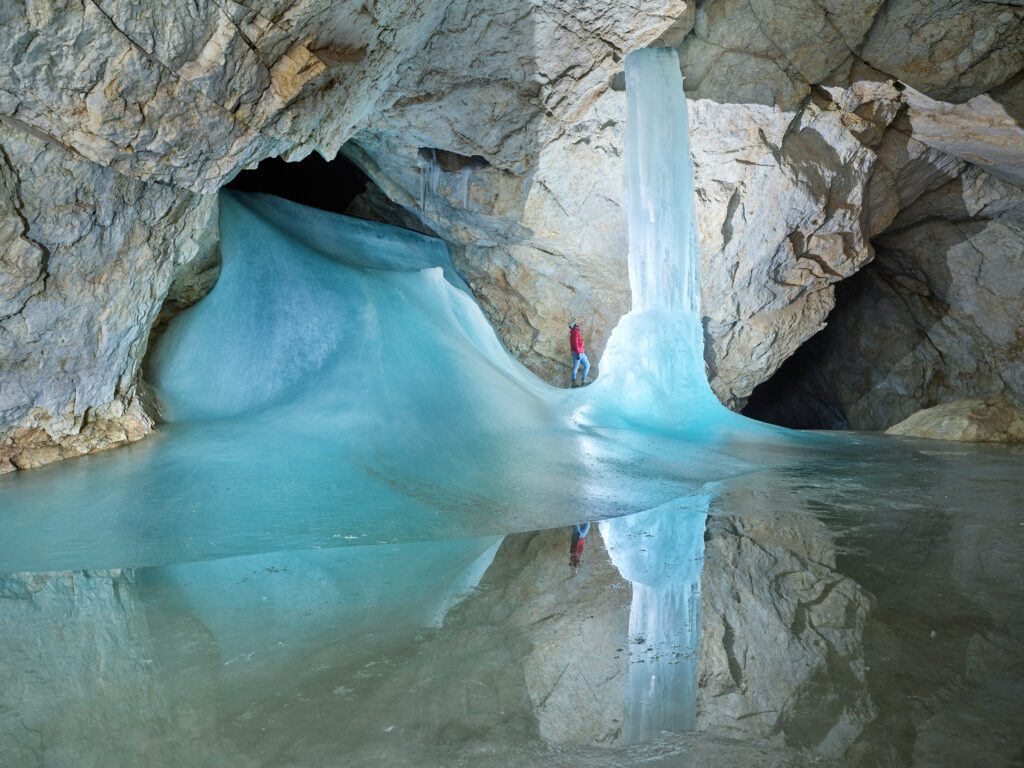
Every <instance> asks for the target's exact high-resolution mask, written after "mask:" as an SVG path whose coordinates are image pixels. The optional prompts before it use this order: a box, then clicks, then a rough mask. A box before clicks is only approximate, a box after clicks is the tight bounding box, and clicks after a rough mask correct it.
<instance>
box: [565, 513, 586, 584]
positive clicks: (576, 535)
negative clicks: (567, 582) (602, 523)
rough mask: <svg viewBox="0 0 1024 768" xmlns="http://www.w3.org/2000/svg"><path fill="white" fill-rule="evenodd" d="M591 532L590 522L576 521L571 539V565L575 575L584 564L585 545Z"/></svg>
mask: <svg viewBox="0 0 1024 768" xmlns="http://www.w3.org/2000/svg"><path fill="white" fill-rule="evenodd" d="M589 532H590V523H576V525H574V526H573V527H572V537H571V538H570V539H569V565H570V566H571V567H572V570H573V575H575V573H576V572H577V571H579V569H580V566H581V565H582V564H583V546H584V545H585V544H586V543H587V534H588V533H589Z"/></svg>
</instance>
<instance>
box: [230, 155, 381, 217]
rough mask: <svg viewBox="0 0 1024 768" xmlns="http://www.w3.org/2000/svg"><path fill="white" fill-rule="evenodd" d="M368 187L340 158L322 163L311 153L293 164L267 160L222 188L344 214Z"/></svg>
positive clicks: (364, 177)
mask: <svg viewBox="0 0 1024 768" xmlns="http://www.w3.org/2000/svg"><path fill="white" fill-rule="evenodd" d="M370 183H371V182H370V177H369V176H367V175H366V174H365V173H363V171H362V169H361V168H359V167H358V166H357V165H356V164H355V163H353V162H352V161H351V160H349V159H348V158H347V157H345V156H344V155H343V154H341V153H339V154H338V155H337V157H335V158H334V159H333V160H324V158H322V157H321V156H320V155H318V154H317V153H315V152H314V153H312V154H310V155H308V156H306V157H305V158H303V159H302V160H299V161H297V162H294V163H289V162H287V161H285V160H283V159H282V158H280V157H268V158H267V159H265V160H262V161H261V162H260V164H259V165H258V166H256V168H253V169H251V170H248V171H242V172H241V173H239V174H238V175H237V176H235V178H234V179H232V180H231V181H230V182H229V183H228V184H227V185H226V188H227V189H234V190H237V191H239V192H265V193H267V194H271V195H277V196H278V197H283V198H285V199H286V200H291V201H292V202H295V203H301V204H302V205H308V206H310V207H312V208H319V209H321V210H324V211H331V212H332V213H344V212H345V211H346V210H347V209H348V207H349V205H351V203H352V201H353V200H354V199H355V198H356V197H357V196H358V195H360V194H362V193H363V192H365V191H366V187H367V185H368V184H370Z"/></svg>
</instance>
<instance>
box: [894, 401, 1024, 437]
mask: <svg viewBox="0 0 1024 768" xmlns="http://www.w3.org/2000/svg"><path fill="white" fill-rule="evenodd" d="M885 433H886V434H887V435H903V436H906V437H926V438H929V439H931V440H958V441H961V442H968V443H1024V410H1022V409H1021V408H1018V407H1016V406H1015V405H1014V404H1013V403H1012V402H1010V401H1008V400H1006V399H1005V398H1001V397H989V398H984V399H972V400H955V401H953V402H951V403H943V404H942V405H936V406H934V407H933V408H925V409H924V410H923V411H918V412H917V413H915V414H914V415H912V416H910V417H908V418H906V419H904V420H903V421H901V422H900V423H899V424H895V425H893V426H891V427H889V428H888V429H887V430H885Z"/></svg>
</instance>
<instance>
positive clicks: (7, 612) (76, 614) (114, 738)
mask: <svg viewBox="0 0 1024 768" xmlns="http://www.w3.org/2000/svg"><path fill="white" fill-rule="evenodd" d="M134 590H135V587H134V582H133V575H132V574H131V573H130V572H127V571H124V572H122V571H91V572H89V571H87V572H74V573H72V572H61V573H48V574H14V575H10V576H4V577H0V657H2V663H0V745H2V748H0V752H2V754H0V763H2V764H3V765H5V766H6V765H9V766H30V765H47V766H68V767H69V768H70V767H71V766H75V768H90V767H91V766H96V767H97V768H99V767H100V766H111V765H154V766H157V765H172V764H173V765H185V764H189V765H200V764H203V763H204V762H205V761H206V760H208V759H209V757H210V751H209V749H210V747H211V745H212V744H213V740H212V736H213V729H212V726H213V720H212V718H210V717H209V715H208V714H207V715H205V716H203V717H196V713H195V712H194V711H192V709H191V707H190V706H189V705H188V704H186V703H184V700H182V701H178V702H177V703H176V704H172V703H171V702H170V701H169V700H168V698H167V697H166V696H165V692H164V691H163V689H162V688H161V687H160V685H159V683H158V681H157V678H156V670H155V667H154V664H153V658H152V656H153V654H152V652H151V648H150V638H149V631H148V628H147V625H146V621H145V619H144V617H143V615H142V614H141V612H140V609H139V607H138V604H137V602H136V599H135V597H134ZM200 740H202V741H204V742H205V744H204V745H199V744H198V742H199V741H200ZM165 761H166V762H165Z"/></svg>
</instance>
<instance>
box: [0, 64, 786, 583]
mask: <svg viewBox="0 0 1024 768" xmlns="http://www.w3.org/2000/svg"><path fill="white" fill-rule="evenodd" d="M647 53H648V54H650V59H649V63H648V59H647V58H644V57H641V58H636V57H634V58H632V59H631V61H633V62H634V63H636V62H640V64H639V66H640V67H641V68H640V69H633V70H632V73H631V74H630V78H631V83H632V85H630V88H631V89H635V91H636V93H638V94H639V93H641V89H640V86H639V83H640V82H644V83H647V82H648V81H649V80H650V78H655V79H654V80H651V81H650V82H651V83H654V84H653V85H651V88H650V89H647V86H644V88H645V90H643V91H642V92H643V93H644V94H645V95H644V96H643V97H642V98H641V99H639V102H640V103H637V102H638V100H637V99H632V100H631V102H630V114H631V123H633V124H635V126H634V128H635V127H636V126H639V128H640V130H635V129H634V128H631V129H630V131H631V132H630V142H631V148H630V150H629V169H630V170H629V183H628V188H629V194H630V199H631V202H630V215H631V217H633V219H636V217H638V216H639V219H637V221H639V222H640V223H639V224H636V223H635V222H634V221H633V220H632V219H631V223H630V230H631V239H630V243H631V246H630V249H631V254H630V259H631V262H634V266H633V267H632V268H631V281H632V283H633V289H634V292H635V295H636V296H637V299H636V301H635V303H634V307H633V311H632V312H631V313H630V314H629V315H628V316H627V317H626V318H624V319H623V321H622V323H621V324H620V326H619V327H618V328H617V329H616V330H615V333H614V335H613V338H612V340H611V343H610V344H609V350H608V352H607V354H606V355H605V358H604V359H603V360H602V363H601V368H602V371H603V373H602V376H601V380H599V381H598V382H597V383H595V384H594V385H592V386H591V387H589V388H588V389H584V390H563V389H557V388H554V387H551V386H548V385H546V384H544V383H543V382H541V381H539V380H538V379H537V378H536V377H534V376H533V375H532V374H531V373H530V372H528V371H527V370H526V369H525V368H524V367H523V366H522V365H521V364H519V363H518V362H517V361H516V360H514V359H513V358H512V357H511V356H510V355H509V354H508V353H507V351H506V350H505V349H504V348H503V347H502V345H501V343H500V341H499V340H498V338H497V337H496V335H495V333H494V331H493V329H492V328H491V326H490V325H489V323H488V322H487V320H486V318H485V317H484V315H483V314H482V312H481V311H480V309H479V307H478V306H477V305H476V303H475V302H474V301H473V299H472V297H471V295H470V294H469V292H468V291H467V289H466V286H465V285H464V283H463V282H462V280H461V279H460V278H459V276H458V274H457V273H456V272H455V270H454V269H453V268H452V266H451V260H450V258H449V254H448V250H447V246H446V245H445V244H444V243H442V242H441V241H438V240H435V239H432V238H429V237H425V236H422V235H419V234H415V233H411V232H408V231H404V230H400V229H397V228H394V227H390V226H386V225H383V224H377V223H372V222H366V221H361V220H355V219H351V218H348V217H345V216H339V215H336V214H332V213H327V212H324V211H319V210H314V209H309V208H305V207H303V206H300V205H297V204H295V203H291V202H287V201H284V200H280V199H277V198H274V197H270V196H266V195H244V194H237V193H230V192H225V193H222V195H221V205H220V230H221V253H222V258H223V271H222V273H221V277H220V280H219V281H218V283H217V285H216V287H215V288H214V290H213V291H212V292H211V293H210V295H209V296H207V297H206V298H205V299H204V300H203V301H201V302H200V303H199V304H198V305H196V306H195V307H193V308H192V309H190V310H188V311H187V312H185V313H183V314H182V315H180V316H179V317H178V318H176V319H175V320H174V321H173V322H172V323H171V325H170V327H169V329H168V331H167V332H166V333H165V335H164V336H163V337H162V338H161V339H160V341H159V344H158V346H157V347H156V349H155V350H154V352H153V354H152V357H151V362H150V366H149V370H148V375H149V377H150V378H151V380H152V381H153V382H154V383H155V385H156V388H157V390H158V392H159V395H160V398H161V400H162V402H163V404H164V407H165V409H166V414H165V415H166V418H167V422H166V423H165V424H163V425H162V426H161V428H160V429H159V430H158V431H157V433H156V434H155V435H154V436H153V437H151V438H150V439H148V440H146V441H143V442H142V443H140V444H137V445H134V446H130V447H127V448H123V449H119V450H117V451H114V452H111V453H109V454H105V455H99V456H92V457H86V458H83V459H79V460H76V461H74V462H66V463H63V464H61V465H59V466H52V467H47V468H42V469H40V470H36V471H33V472H30V473H19V474H17V475H15V476H11V477H5V478H2V479H0V498H2V505H3V511H4V516H5V521H6V522H5V526H6V530H5V534H6V535H5V536H4V537H3V539H2V541H0V571H13V570H52V569H74V568H96V567H106V566H119V567H126V566H143V565H162V564H169V563H175V562H180V561H196V560H204V559H211V558H217V557H225V556H231V555H249V554H257V553H261V552H276V551H283V550H294V549H309V548H317V547H331V546H345V545H350V544H367V543H380V542H391V543H394V542H413V541H420V540H426V539H438V538H458V537H474V536H488V535H500V534H504V533H509V532H513V531H523V530H534V529H539V528H545V527H553V526H558V525H568V524H571V523H573V522H576V521H578V520H581V519H591V520H598V519H606V518H612V517H617V516H621V515H623V514H628V513H633V512H639V511H643V510H647V509H652V508H655V507H659V506H661V505H664V504H666V503H669V502H671V501H673V500H674V499H688V498H692V497H695V496H700V495H702V494H703V493H704V492H705V489H706V486H707V484H708V483H713V482H715V481H718V480H721V479H724V478H727V477H730V476H734V475H738V474H743V473H747V472H750V471H754V470H757V469H759V468H760V467H762V466H764V465H766V464H771V463H778V462H785V461H786V460H787V459H786V452H787V450H788V449H787V448H786V443H787V442H792V439H791V438H790V439H787V438H780V437H779V436H778V435H777V434H775V433H774V432H773V431H772V430H770V429H768V428H765V427H762V426H760V425H754V426H750V425H749V423H748V422H746V420H743V419H741V418H739V417H737V416H735V415H734V414H732V413H730V412H729V411H727V410H726V409H725V408H723V407H722V406H720V405H719V404H718V403H717V402H716V401H715V400H714V398H713V396H712V394H711V392H710V389H709V388H708V385H707V381H706V379H705V376H704V368H703V356H702V347H701V344H702V341H701V332H700V322H699V312H698V309H697V305H696V301H697V299H696V296H697V294H696V288H697V285H698V281H697V279H696V274H695V270H696V259H695V258H693V256H694V255H695V254H696V249H695V246H694V228H693V211H692V196H693V190H692V179H691V178H690V175H689V163H688V161H687V160H686V159H685V158H683V160H682V161H680V162H678V163H675V164H674V165H671V167H665V168H663V167H662V166H661V165H659V164H660V163H663V162H667V161H666V158H667V157H674V158H678V157H679V155H680V153H679V152H678V151H675V150H674V151H672V152H667V153H665V150H666V149H667V148H668V147H673V146H676V145H677V144H678V143H679V142H685V131H684V128H685V111H683V110H684V108H685V106H684V104H683V99H682V96H681V90H680V89H679V84H678V75H677V76H676V77H677V80H676V81H675V82H670V81H662V80H658V79H657V78H661V77H662V76H663V75H664V74H665V72H667V71H668V70H670V69H671V68H672V66H671V65H666V63H665V60H666V57H667V56H668V54H666V53H663V52H647ZM645 56H646V54H645ZM651 67H653V69H650V71H648V69H649V68H651ZM659 69H660V73H659ZM673 92H674V94H675V95H674V97H671V98H670V96H671V95H672V94H673ZM673 142H675V143H676V144H673ZM659 148H660V149H661V151H662V152H663V153H664V156H663V157H662V158H661V159H660V160H659V159H658V158H657V157H656V156H654V155H652V154H651V153H654V152H656V151H658V149H659ZM647 166H652V167H654V168H655V169H656V171H657V172H654V171H650V169H649V168H648V170H647V171H644V170H643V169H644V168H645V167H647ZM677 210H679V211H681V212H682V213H683V214H684V215H682V216H676V215H673V211H677ZM638 211H639V213H638ZM680 221H681V222H682V224H680ZM638 260H639V261H638ZM683 260H685V264H684V263H683ZM677 262H678V263H677ZM638 265H639V266H638ZM680 280H682V282H683V286H684V289H685V290H683V289H680V288H679V286H678V285H677V283H678V282H679V281H680Z"/></svg>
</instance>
